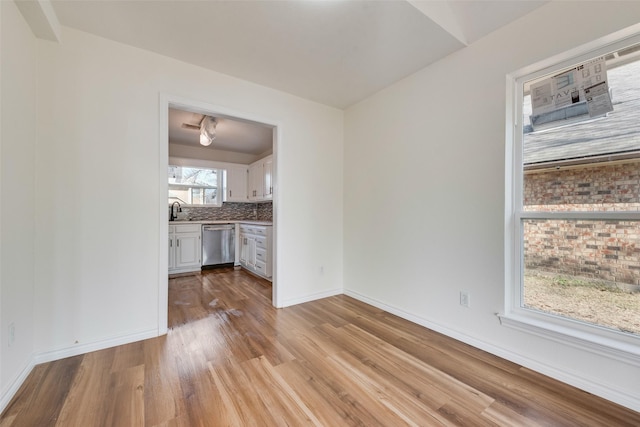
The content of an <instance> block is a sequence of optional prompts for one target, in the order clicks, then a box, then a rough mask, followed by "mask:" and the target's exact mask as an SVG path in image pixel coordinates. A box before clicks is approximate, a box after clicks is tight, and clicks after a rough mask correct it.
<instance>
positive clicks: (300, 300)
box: [278, 288, 343, 308]
mask: <svg viewBox="0 0 640 427" xmlns="http://www.w3.org/2000/svg"><path fill="white" fill-rule="evenodd" d="M342 293H343V290H342V289H339V288H337V289H331V290H328V291H323V292H317V293H315V294H311V295H306V296H304V297H299V298H291V299H288V300H285V301H283V305H282V306H281V307H278V308H284V307H290V306H292V305H297V304H304V303H305V302H310V301H316V300H319V299H322V298H329V297H333V296H336V295H341V294H342Z"/></svg>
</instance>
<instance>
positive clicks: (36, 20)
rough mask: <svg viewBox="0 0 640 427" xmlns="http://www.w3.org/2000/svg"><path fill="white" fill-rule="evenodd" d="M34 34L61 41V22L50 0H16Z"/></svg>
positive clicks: (38, 36) (45, 38)
mask: <svg viewBox="0 0 640 427" xmlns="http://www.w3.org/2000/svg"><path fill="white" fill-rule="evenodd" d="M15 3H16V6H18V9H19V10H20V13H21V14H22V16H23V17H24V19H25V21H27V24H29V27H30V28H31V31H32V32H33V34H34V35H35V36H36V37H37V38H39V39H43V40H49V41H54V42H58V43H59V42H60V41H61V38H60V22H59V21H58V16H57V15H56V12H55V10H53V5H52V4H51V1H50V0H15Z"/></svg>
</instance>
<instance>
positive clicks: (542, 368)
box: [344, 290, 640, 411]
mask: <svg viewBox="0 0 640 427" xmlns="http://www.w3.org/2000/svg"><path fill="white" fill-rule="evenodd" d="M344 293H345V295H347V296H350V297H352V298H355V299H357V300H358V301H362V302H364V303H366V304H369V305H372V306H374V307H377V308H379V309H381V310H384V311H386V312H388V313H391V314H394V315H396V316H398V317H401V318H403V319H405V320H408V321H410V322H413V323H415V324H418V325H420V326H424V327H425V328H427V329H431V330H433V331H435V332H438V333H441V334H443V335H446V336H448V337H450V338H453V339H455V340H458V341H461V342H463V343H465V344H469V345H471V346H473V347H476V348H478V349H480V350H483V351H486V352H488V353H491V354H493V355H495V356H498V357H501V358H503V359H506V360H508V361H510V362H513V363H516V364H518V365H520V366H523V367H525V368H528V369H531V370H533V371H536V372H539V373H541V374H543V375H547V376H549V377H551V378H554V379H556V380H558V381H561V382H563V383H566V384H569V385H571V386H573V387H576V388H579V389H581V390H584V391H587V392H589V393H592V394H595V395H596V396H600V397H602V398H604V399H607V400H610V401H612V402H615V403H617V404H620V405H622V406H625V407H627V408H629V409H632V410H634V411H640V399H639V398H638V397H637V396H634V395H630V394H627V393H623V392H620V391H619V390H616V389H613V388H611V387H609V386H608V385H606V384H601V383H598V382H595V381H592V380H590V379H587V378H583V377H581V376H579V375H576V374H573V373H571V372H567V371H566V370H559V369H556V368H554V367H553V366H550V365H547V364H545V363H540V362H539V361H537V360H534V359H530V358H529V357H527V356H524V355H522V354H519V353H514V352H513V351H510V350H506V349H504V348H502V347H497V346H494V345H492V344H489V343H487V342H485V341H481V340H478V339H476V338H474V337H472V336H470V335H467V334H464V333H462V332H459V331H457V330H454V329H450V328H448V327H446V326H443V325H440V324H438V323H435V322H432V321H431V320H428V319H425V318H424V317H420V316H417V315H415V314H413V313H409V312H407V311H404V310H402V309H400V308H397V307H394V306H392V305H389V304H386V303H383V302H381V301H378V300H376V299H373V298H369V297H367V296H365V295H363V294H360V293H358V292H355V291H350V290H345V292H344ZM563 342H564V341H563Z"/></svg>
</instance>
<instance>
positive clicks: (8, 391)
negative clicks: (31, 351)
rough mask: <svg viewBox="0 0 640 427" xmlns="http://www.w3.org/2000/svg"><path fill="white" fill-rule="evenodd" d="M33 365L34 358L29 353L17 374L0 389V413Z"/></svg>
mask: <svg viewBox="0 0 640 427" xmlns="http://www.w3.org/2000/svg"><path fill="white" fill-rule="evenodd" d="M35 366H36V363H35V358H34V356H33V355H31V356H30V357H29V359H28V360H27V363H25V365H24V366H23V368H22V369H21V370H20V372H19V373H18V375H16V377H15V378H14V379H13V380H11V381H10V382H9V383H8V385H7V386H6V387H5V388H4V390H2V395H0V414H1V413H2V412H3V411H4V410H5V409H6V408H7V405H9V403H10V402H11V399H13V397H14V396H15V395H16V393H17V392H18V390H19V389H20V387H21V386H22V384H23V383H24V381H25V380H26V379H27V377H28V376H29V374H30V373H31V371H32V370H33V368H34V367H35Z"/></svg>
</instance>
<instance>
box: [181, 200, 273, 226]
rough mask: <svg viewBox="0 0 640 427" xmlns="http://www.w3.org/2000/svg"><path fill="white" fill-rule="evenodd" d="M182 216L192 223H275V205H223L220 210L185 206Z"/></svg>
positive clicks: (269, 203) (268, 203) (270, 203)
mask: <svg viewBox="0 0 640 427" xmlns="http://www.w3.org/2000/svg"><path fill="white" fill-rule="evenodd" d="M182 216H183V217H184V218H181V219H185V220H190V221H242V220H257V221H273V204H272V202H266V203H227V202H225V203H223V204H222V206H221V207H219V208H212V207H200V206H185V207H183V208H182Z"/></svg>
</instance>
